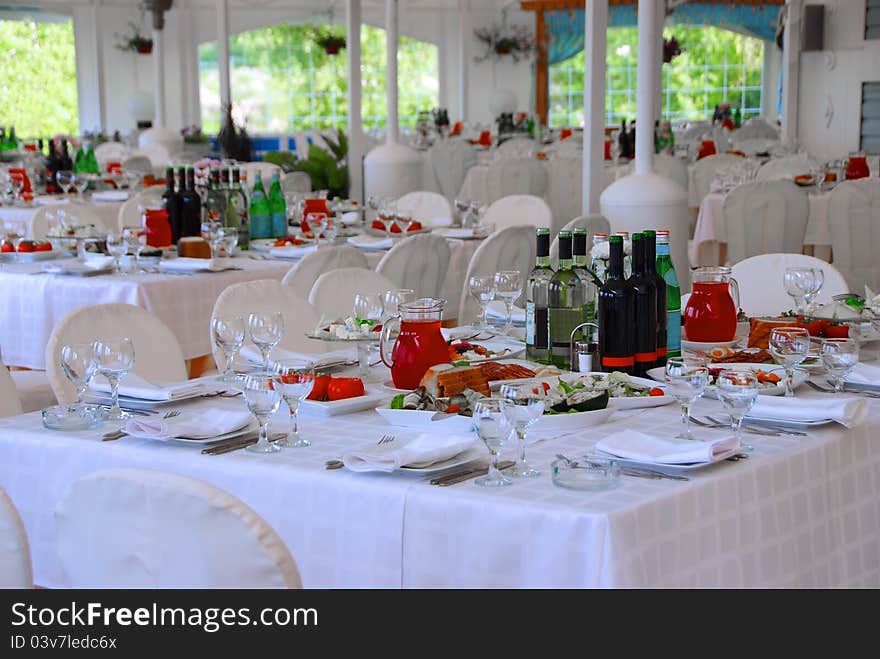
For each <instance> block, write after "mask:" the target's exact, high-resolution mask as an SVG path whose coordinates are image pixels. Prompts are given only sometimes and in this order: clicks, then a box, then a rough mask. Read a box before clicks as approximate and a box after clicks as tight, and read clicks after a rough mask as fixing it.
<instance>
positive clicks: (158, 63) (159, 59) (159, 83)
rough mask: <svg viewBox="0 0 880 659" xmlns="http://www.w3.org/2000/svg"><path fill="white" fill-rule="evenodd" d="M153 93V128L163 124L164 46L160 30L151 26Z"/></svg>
mask: <svg viewBox="0 0 880 659" xmlns="http://www.w3.org/2000/svg"><path fill="white" fill-rule="evenodd" d="M153 93H154V95H155V96H156V107H155V115H154V119H153V128H160V127H162V126H164V125H165V46H164V44H163V43H162V30H157V29H155V28H153Z"/></svg>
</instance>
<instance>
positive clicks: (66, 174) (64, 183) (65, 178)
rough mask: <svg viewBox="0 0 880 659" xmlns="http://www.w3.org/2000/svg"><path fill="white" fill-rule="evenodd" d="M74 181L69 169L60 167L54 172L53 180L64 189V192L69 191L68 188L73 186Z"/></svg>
mask: <svg viewBox="0 0 880 659" xmlns="http://www.w3.org/2000/svg"><path fill="white" fill-rule="evenodd" d="M74 181H75V178H74V175H73V172H72V171H70V170H69V169H62V170H61V171H59V172H56V173H55V182H56V183H57V184H58V187H60V188H61V189H62V190H64V194H68V193H69V192H70V188H71V187H73V183H74Z"/></svg>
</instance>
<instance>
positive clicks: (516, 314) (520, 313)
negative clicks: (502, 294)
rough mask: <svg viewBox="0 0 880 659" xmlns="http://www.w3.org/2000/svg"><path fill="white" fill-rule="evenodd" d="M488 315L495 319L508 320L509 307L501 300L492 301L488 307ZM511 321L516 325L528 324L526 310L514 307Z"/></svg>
mask: <svg viewBox="0 0 880 659" xmlns="http://www.w3.org/2000/svg"><path fill="white" fill-rule="evenodd" d="M486 314H487V315H489V316H492V317H493V318H500V319H502V320H506V319H507V307H506V306H505V304H504V302H502V301H501V300H492V301H491V302H490V303H489V306H488V307H486ZM510 317H511V319H512V320H513V322H515V323H524V322H526V310H525V309H523V308H521V307H518V306H516V305H514V306H513V307H512V309H511V316H510Z"/></svg>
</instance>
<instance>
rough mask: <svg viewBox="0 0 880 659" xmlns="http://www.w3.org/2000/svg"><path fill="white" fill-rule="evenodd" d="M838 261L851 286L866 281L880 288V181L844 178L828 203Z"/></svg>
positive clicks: (858, 286)
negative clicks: (846, 179)
mask: <svg viewBox="0 0 880 659" xmlns="http://www.w3.org/2000/svg"><path fill="white" fill-rule="evenodd" d="M828 221H829V223H830V224H831V248H832V251H833V252H834V265H835V266H836V267H837V268H838V269H839V270H840V271H841V272H842V273H843V276H844V277H845V278H846V282H847V283H848V284H849V290H850V291H853V292H856V293H859V292H862V291H863V287H864V285H865V284H867V285H869V286H870V287H871V288H872V289H873V290H875V291H876V290H880V182H878V181H877V179H862V180H859V181H844V182H841V183H839V184H838V185H837V187H835V188H834V191H833V192H832V193H831V200H830V202H829V205H828Z"/></svg>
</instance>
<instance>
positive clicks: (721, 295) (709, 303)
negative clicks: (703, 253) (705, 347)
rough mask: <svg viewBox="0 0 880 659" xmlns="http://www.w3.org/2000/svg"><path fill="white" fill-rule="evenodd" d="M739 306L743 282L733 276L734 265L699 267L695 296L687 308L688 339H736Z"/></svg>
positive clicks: (694, 288)
mask: <svg viewBox="0 0 880 659" xmlns="http://www.w3.org/2000/svg"><path fill="white" fill-rule="evenodd" d="M737 309H739V284H737V281H736V279H734V278H733V277H731V276H730V268H727V267H723V266H717V267H705V268H697V269H696V270H695V271H694V273H693V290H692V291H691V297H690V299H689V300H688V303H687V306H686V307H685V308H684V332H685V338H686V339H687V340H688V341H698V342H701V343H712V342H723V341H732V340H733V338H734V336H736V315H737Z"/></svg>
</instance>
